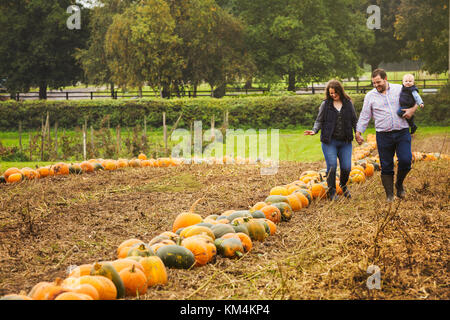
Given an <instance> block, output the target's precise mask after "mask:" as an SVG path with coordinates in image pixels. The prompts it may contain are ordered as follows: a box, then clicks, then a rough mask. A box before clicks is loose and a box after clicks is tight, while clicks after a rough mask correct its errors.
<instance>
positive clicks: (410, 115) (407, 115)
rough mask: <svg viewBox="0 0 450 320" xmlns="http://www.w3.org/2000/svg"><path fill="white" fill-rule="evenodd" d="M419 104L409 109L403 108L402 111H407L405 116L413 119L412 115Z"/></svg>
mask: <svg viewBox="0 0 450 320" xmlns="http://www.w3.org/2000/svg"><path fill="white" fill-rule="evenodd" d="M417 107H418V105H417V104H416V105H415V106H414V107H412V108H409V109H402V111H405V113H404V114H403V118H406V119H411V117H412V116H413V115H414V112H416V110H417Z"/></svg>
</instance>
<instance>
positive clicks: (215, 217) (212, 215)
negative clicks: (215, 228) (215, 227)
mask: <svg viewBox="0 0 450 320" xmlns="http://www.w3.org/2000/svg"><path fill="white" fill-rule="evenodd" d="M218 217H219V215H218V214H211V215H209V216H207V217H206V218H205V219H208V218H209V219H212V220H216V219H217V218H218Z"/></svg>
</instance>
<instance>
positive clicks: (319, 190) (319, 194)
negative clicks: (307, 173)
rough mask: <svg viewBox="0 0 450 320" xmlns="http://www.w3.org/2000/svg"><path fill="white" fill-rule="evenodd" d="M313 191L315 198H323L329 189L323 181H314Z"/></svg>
mask: <svg viewBox="0 0 450 320" xmlns="http://www.w3.org/2000/svg"><path fill="white" fill-rule="evenodd" d="M311 193H312V196H313V198H314V199H321V198H323V197H324V196H325V195H326V193H327V190H326V189H325V187H324V185H323V184H322V183H314V184H313V185H312V186H311Z"/></svg>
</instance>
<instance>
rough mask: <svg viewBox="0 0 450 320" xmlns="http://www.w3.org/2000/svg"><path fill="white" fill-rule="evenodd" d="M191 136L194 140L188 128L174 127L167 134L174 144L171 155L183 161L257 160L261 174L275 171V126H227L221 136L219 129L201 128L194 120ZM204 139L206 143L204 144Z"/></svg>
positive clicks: (277, 148)
mask: <svg viewBox="0 0 450 320" xmlns="http://www.w3.org/2000/svg"><path fill="white" fill-rule="evenodd" d="M193 136H194V137H193V140H194V141H192V135H191V132H190V131H189V130H186V129H176V130H174V132H173V133H172V135H171V137H170V138H171V140H172V141H175V142H178V144H177V145H175V146H174V147H173V148H172V158H180V159H182V160H183V161H184V162H185V163H210V164H211V163H216V164H217V163H222V164H257V163H258V164H261V170H260V173H261V175H274V174H277V172H278V166H279V149H280V134H279V130H278V129H271V130H270V131H268V130H267V129H259V130H256V129H247V130H243V129H227V130H226V133H225V137H224V136H223V134H222V131H220V130H219V129H214V130H206V131H205V132H203V130H202V122H201V121H195V122H194V135H193ZM224 138H225V140H224ZM204 142H210V143H209V144H208V145H206V146H205V147H204ZM269 145H270V147H269Z"/></svg>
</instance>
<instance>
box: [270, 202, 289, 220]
mask: <svg viewBox="0 0 450 320" xmlns="http://www.w3.org/2000/svg"><path fill="white" fill-rule="evenodd" d="M272 205H273V206H275V207H277V208H278V209H279V210H280V212H281V221H289V220H291V218H292V207H291V206H290V205H288V204H287V203H285V202H278V203H274V204H272Z"/></svg>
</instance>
